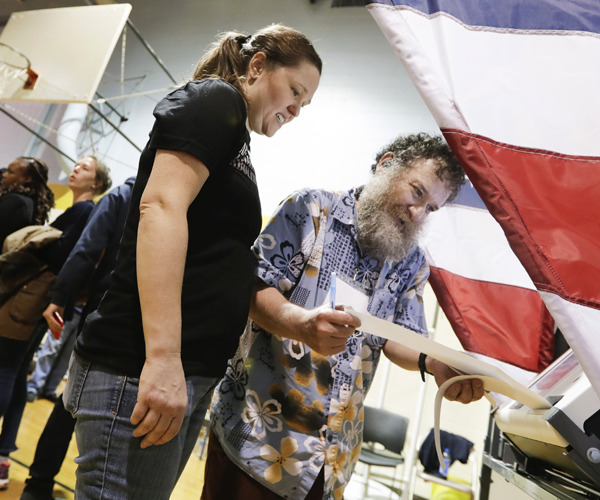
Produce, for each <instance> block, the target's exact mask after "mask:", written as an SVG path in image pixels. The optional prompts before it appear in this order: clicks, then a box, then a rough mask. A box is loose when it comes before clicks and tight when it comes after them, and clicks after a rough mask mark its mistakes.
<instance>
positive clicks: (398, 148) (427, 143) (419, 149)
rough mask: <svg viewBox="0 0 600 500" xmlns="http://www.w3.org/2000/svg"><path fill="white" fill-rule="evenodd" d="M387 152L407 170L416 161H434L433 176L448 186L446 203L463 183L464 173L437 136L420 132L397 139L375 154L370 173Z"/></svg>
mask: <svg viewBox="0 0 600 500" xmlns="http://www.w3.org/2000/svg"><path fill="white" fill-rule="evenodd" d="M388 152H391V153H394V155H395V156H396V157H395V160H396V162H397V163H399V164H400V165H401V166H402V167H404V168H405V169H407V170H408V169H409V168H410V167H412V166H413V165H414V163H415V161H417V160H421V159H425V160H434V161H435V162H436V163H437V165H438V168H437V170H436V172H435V174H436V175H437V176H438V178H439V179H441V180H442V181H444V182H448V184H449V185H450V196H449V197H448V200H446V203H450V202H451V201H453V200H454V199H455V198H456V196H457V195H458V192H459V191H460V188H461V187H462V186H463V185H464V183H465V171H464V170H463V168H462V166H461V164H460V163H459V162H458V160H457V159H456V156H454V153H453V152H452V150H451V149H450V146H448V144H447V143H446V141H444V139H443V138H442V137H441V136H439V135H435V136H431V135H429V134H426V133H423V132H422V133H420V134H413V135H405V136H400V137H398V138H397V139H396V140H395V141H393V142H392V143H390V144H388V145H387V146H385V147H384V148H382V149H381V150H380V151H379V153H377V156H376V157H375V163H374V164H373V165H372V166H371V172H373V173H375V170H376V168H377V164H378V163H379V160H381V157H382V156H383V155H384V154H386V153H388Z"/></svg>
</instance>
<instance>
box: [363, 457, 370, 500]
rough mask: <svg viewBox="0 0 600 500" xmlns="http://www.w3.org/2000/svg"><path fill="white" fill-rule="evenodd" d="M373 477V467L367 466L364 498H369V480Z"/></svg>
mask: <svg viewBox="0 0 600 500" xmlns="http://www.w3.org/2000/svg"><path fill="white" fill-rule="evenodd" d="M370 477H371V466H370V465H367V473H366V474H365V493H364V495H363V498H369V478H370Z"/></svg>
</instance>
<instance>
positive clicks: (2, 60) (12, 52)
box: [0, 42, 38, 96]
mask: <svg viewBox="0 0 600 500" xmlns="http://www.w3.org/2000/svg"><path fill="white" fill-rule="evenodd" d="M25 75H27V80H26V81H25V83H24V85H23V88H24V89H26V90H31V89H33V87H34V86H35V82H36V81H37V78H38V75H37V73H35V72H34V71H33V70H32V69H31V63H30V62H29V59H27V57H26V56H25V55H23V54H21V52H19V51H18V50H17V49H15V48H14V47H11V46H10V45H7V44H5V43H2V42H0V96H1V95H2V94H3V93H4V90H5V89H6V86H7V85H8V84H9V83H10V82H11V81H12V80H16V79H23V77H25Z"/></svg>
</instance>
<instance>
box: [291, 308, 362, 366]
mask: <svg viewBox="0 0 600 500" xmlns="http://www.w3.org/2000/svg"><path fill="white" fill-rule="evenodd" d="M359 326H360V320H359V319H358V318H357V317H356V316H352V314H349V313H347V312H344V311H339V310H334V309H331V308H329V307H327V306H321V307H318V308H317V309H311V310H310V311H307V310H305V315H304V317H303V318H302V320H301V324H300V332H301V336H302V339H301V340H302V342H304V343H305V344H306V345H307V346H309V347H310V348H311V349H313V350H314V351H317V352H318V353H319V354H322V355H324V356H331V355H333V354H337V353H339V352H342V351H343V350H344V349H346V342H347V340H348V337H350V335H352V334H353V333H354V331H355V330H356V329H357V328H358V327H359Z"/></svg>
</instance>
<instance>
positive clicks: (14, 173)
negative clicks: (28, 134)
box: [0, 156, 54, 252]
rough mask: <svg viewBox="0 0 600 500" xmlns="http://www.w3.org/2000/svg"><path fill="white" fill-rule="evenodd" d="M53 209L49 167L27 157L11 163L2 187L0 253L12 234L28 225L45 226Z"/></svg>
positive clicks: (4, 175)
mask: <svg viewBox="0 0 600 500" xmlns="http://www.w3.org/2000/svg"><path fill="white" fill-rule="evenodd" d="M53 206H54V194H53V193H52V191H51V190H50V188H49V187H48V167H47V166H46V164H45V163H44V162H43V161H42V160H38V159H37V158H29V157H26V156H20V157H19V158H17V159H16V160H14V161H13V162H11V163H10V165H8V168H7V169H6V171H5V172H4V174H3V175H2V183H1V184H0V252H1V249H2V245H3V243H4V239H5V238H6V237H7V236H8V235H9V234H11V233H14V232H15V231H18V230H19V229H21V228H23V227H25V226H31V225H38V224H39V225H41V224H45V223H46V221H47V220H48V214H49V213H50V209H51V208H52V207H53Z"/></svg>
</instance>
